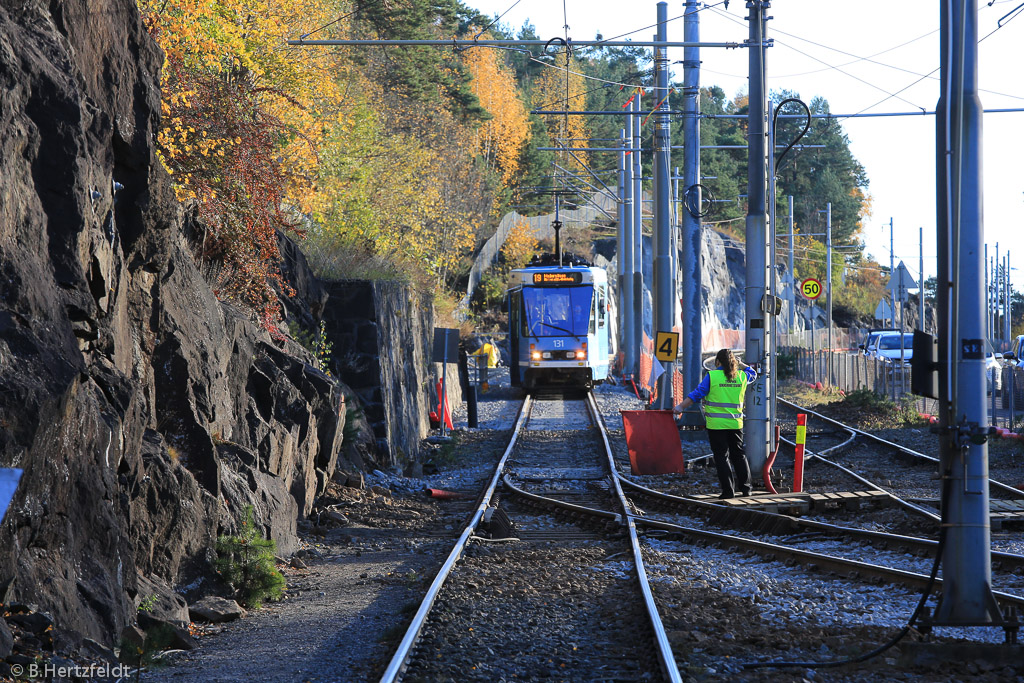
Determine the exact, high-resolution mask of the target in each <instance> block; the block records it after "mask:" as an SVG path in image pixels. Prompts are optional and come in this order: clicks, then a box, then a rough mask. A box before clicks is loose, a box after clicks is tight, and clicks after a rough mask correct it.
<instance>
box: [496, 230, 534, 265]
mask: <svg viewBox="0 0 1024 683" xmlns="http://www.w3.org/2000/svg"><path fill="white" fill-rule="evenodd" d="M536 253H537V238H536V237H534V236H533V231H532V230H530V226H529V225H527V224H526V222H524V221H521V220H517V221H516V222H515V223H514V224H513V225H512V228H511V229H510V230H509V231H508V235H507V236H506V237H505V243H504V244H503V245H501V255H502V256H503V257H504V259H505V265H506V268H507V269H508V270H511V269H512V268H522V267H523V266H525V265H526V263H527V262H528V261H529V259H530V257H532V256H533V255H534V254H536Z"/></svg>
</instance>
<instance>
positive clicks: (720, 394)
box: [704, 370, 747, 429]
mask: <svg viewBox="0 0 1024 683" xmlns="http://www.w3.org/2000/svg"><path fill="white" fill-rule="evenodd" d="M708 379H709V380H710V382H711V388H710V389H709V390H708V395H707V396H706V397H704V418H705V419H706V420H707V426H708V429H743V397H744V396H745V395H746V393H747V373H746V372H744V371H743V370H738V371H737V372H736V379H734V380H733V381H731V382H730V381H729V378H728V377H726V376H725V371H724V370H712V371H711V372H709V373H708Z"/></svg>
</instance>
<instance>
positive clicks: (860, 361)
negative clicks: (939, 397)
mask: <svg viewBox="0 0 1024 683" xmlns="http://www.w3.org/2000/svg"><path fill="white" fill-rule="evenodd" d="M779 353H780V355H781V356H784V357H785V356H789V357H792V358H793V359H794V368H793V375H794V377H795V378H796V379H798V380H800V381H802V382H807V383H809V384H814V385H817V384H819V383H820V384H821V385H822V386H823V387H827V386H831V387H833V388H835V389H838V390H842V391H843V392H845V393H850V392H852V391H856V390H858V389H868V390H870V391H873V392H875V393H876V394H879V395H881V396H888V397H890V398H892V399H893V400H894V401H895V400H897V399H902V398H903V397H905V396H912V394H911V393H910V367H909V366H905V367H901V366H900V363H899V362H898V361H897V362H895V363H892V362H889V361H886V360H882V359H878V358H868V357H867V356H865V355H863V354H854V353H849V352H847V351H845V350H844V351H833V352H831V353H830V352H828V351H808V350H807V349H804V348H793V347H789V348H783V349H780V351H779ZM915 398H916V401H917V406H918V410H919V411H920V412H921V413H923V414H927V415H934V414H935V413H936V412H937V410H938V401H935V400H934V399H926V398H922V397H915ZM986 400H987V402H988V406H989V419H990V420H991V422H990V423H991V424H992V425H994V426H998V427H1006V428H1008V429H1015V427H1017V426H1020V414H1021V413H1022V412H1024V369H1022V368H1016V367H1012V366H1008V365H1007V366H1004V367H1002V368H1000V371H999V372H996V373H990V374H989V377H988V394H987V399H986Z"/></svg>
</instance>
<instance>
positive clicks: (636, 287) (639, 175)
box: [629, 91, 647, 376]
mask: <svg viewBox="0 0 1024 683" xmlns="http://www.w3.org/2000/svg"><path fill="white" fill-rule="evenodd" d="M641 98H643V92H642V91H638V92H637V94H636V97H635V98H634V99H633V115H632V116H630V117H629V125H630V127H631V128H632V129H633V144H632V145H631V149H632V150H633V152H632V159H633V349H634V352H633V360H634V365H633V367H632V373H633V374H634V376H636V375H638V373H639V372H640V352H641V349H642V348H643V343H644V301H645V300H646V298H647V296H646V293H645V292H644V186H643V177H644V172H643V166H642V165H641V158H640V147H641V146H642V136H641V135H640V128H641V124H642V123H643V121H642V120H641V119H640V108H641V107H640V100H641Z"/></svg>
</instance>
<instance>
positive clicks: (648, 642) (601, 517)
mask: <svg viewBox="0 0 1024 683" xmlns="http://www.w3.org/2000/svg"><path fill="white" fill-rule="evenodd" d="M549 398H550V397H544V396H538V397H537V398H527V399H526V400H525V401H524V404H523V407H522V409H521V410H520V414H519V417H518V419H517V421H516V426H515V429H514V430H513V436H512V438H511V440H510V443H509V446H508V448H507V449H506V451H505V453H504V455H503V456H502V458H501V460H500V461H499V463H498V465H497V467H496V469H495V472H494V474H493V476H492V478H491V479H490V481H489V483H488V485H487V487H486V488H485V490H484V491H483V492H482V493H481V496H480V498H479V502H478V504H477V506H476V509H475V511H474V513H473V515H472V516H471V518H470V519H469V521H468V523H467V525H466V528H465V529H464V531H463V532H462V534H461V535H460V537H459V540H458V541H457V542H456V545H455V547H454V548H453V549H452V551H451V553H450V554H449V556H448V559H447V560H446V561H445V563H444V565H443V566H442V568H441V570H440V571H439V572H438V574H437V577H435V579H434V581H433V583H432V585H431V586H430V588H429V589H428V591H427V594H426V596H425V598H424V600H423V602H422V603H421V604H420V606H419V608H418V609H417V612H416V615H415V616H414V617H413V620H412V622H411V623H410V625H409V627H408V629H407V630H406V633H405V635H404V637H403V639H402V642H401V644H400V645H399V647H398V649H397V650H396V652H395V653H394V655H393V657H392V659H391V662H390V664H389V665H388V668H387V670H386V671H385V673H384V675H383V677H382V678H381V680H382V681H396V680H400V679H401V680H459V681H462V680H487V681H492V680H506V679H512V678H520V679H522V678H556V679H563V680H605V681H633V680H657V679H660V678H663V679H665V680H672V681H675V680H681V678H680V676H679V671H678V667H677V665H676V662H675V659H674V657H673V656H672V653H671V648H670V647H669V643H668V638H667V636H666V634H665V630H664V627H663V626H662V624H661V619H660V616H659V614H658V611H657V608H656V607H655V603H654V598H653V595H652V593H651V589H650V585H649V583H648V581H647V574H646V569H645V567H644V564H643V555H642V551H641V546H640V541H639V538H638V534H637V529H636V526H635V524H634V522H633V521H632V517H631V516H630V515H628V514H627V511H628V508H627V502H626V499H625V497H624V496H623V495H622V491H621V489H620V487H619V485H618V483H617V481H616V480H615V479H614V478H613V477H611V476H610V466H611V462H612V460H611V455H610V449H609V443H608V438H607V434H606V433H605V431H604V424H603V421H602V420H601V419H600V417H599V415H598V413H597V406H596V403H595V402H594V399H593V398H592V397H591V396H588V397H587V399H586V400H585V401H554V400H548V399H549ZM499 483H500V484H502V485H503V490H502V492H501V494H500V499H499V494H498V489H499ZM509 522H511V525H510V524H509ZM488 535H492V536H495V537H492V538H487V536H488Z"/></svg>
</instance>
